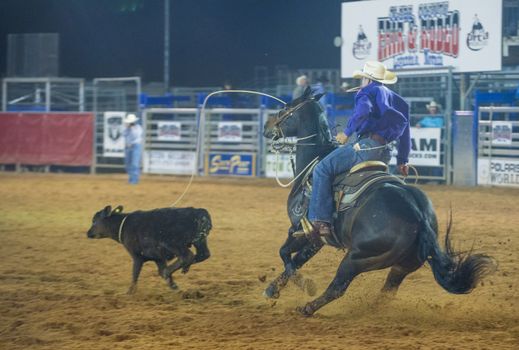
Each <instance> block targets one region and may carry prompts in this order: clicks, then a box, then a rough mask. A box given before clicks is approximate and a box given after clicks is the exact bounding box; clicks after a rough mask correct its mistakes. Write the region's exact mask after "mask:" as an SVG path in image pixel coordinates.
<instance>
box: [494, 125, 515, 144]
mask: <svg viewBox="0 0 519 350" xmlns="http://www.w3.org/2000/svg"><path fill="white" fill-rule="evenodd" d="M492 144H493V145H498V146H510V145H512V123H511V122H501V121H497V122H495V121H493V122H492Z"/></svg>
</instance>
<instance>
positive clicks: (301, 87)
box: [292, 75, 310, 101]
mask: <svg viewBox="0 0 519 350" xmlns="http://www.w3.org/2000/svg"><path fill="white" fill-rule="evenodd" d="M309 85H310V84H309V82H308V77H307V76H306V75H301V76H299V77H297V79H296V87H295V89H294V91H293V92H292V101H293V100H295V99H296V98H299V97H301V96H303V93H304V92H305V90H306V89H307V88H308V86H309Z"/></svg>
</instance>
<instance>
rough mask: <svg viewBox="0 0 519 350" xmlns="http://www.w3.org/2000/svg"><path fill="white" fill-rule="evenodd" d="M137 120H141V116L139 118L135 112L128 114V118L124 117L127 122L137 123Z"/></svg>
mask: <svg viewBox="0 0 519 350" xmlns="http://www.w3.org/2000/svg"><path fill="white" fill-rule="evenodd" d="M137 120H139V118H137V117H136V116H135V114H128V115H127V116H126V118H124V123H125V124H133V123H135V122H136V121H137Z"/></svg>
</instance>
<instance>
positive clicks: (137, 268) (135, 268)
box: [127, 256, 144, 294]
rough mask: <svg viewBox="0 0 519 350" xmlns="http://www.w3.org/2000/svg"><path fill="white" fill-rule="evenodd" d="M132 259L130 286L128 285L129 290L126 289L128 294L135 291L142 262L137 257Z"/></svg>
mask: <svg viewBox="0 0 519 350" xmlns="http://www.w3.org/2000/svg"><path fill="white" fill-rule="evenodd" d="M132 259H133V271H132V284H130V288H129V289H128V292H127V293H128V294H133V293H135V291H136V290H137V280H138V279H139V274H140V273H141V269H142V264H143V263H144V260H142V258H141V257H138V256H132Z"/></svg>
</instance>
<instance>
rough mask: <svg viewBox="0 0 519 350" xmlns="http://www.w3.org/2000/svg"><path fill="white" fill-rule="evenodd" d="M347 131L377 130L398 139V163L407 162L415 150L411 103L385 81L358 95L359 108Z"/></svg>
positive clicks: (388, 138)
mask: <svg viewBox="0 0 519 350" xmlns="http://www.w3.org/2000/svg"><path fill="white" fill-rule="evenodd" d="M344 133H345V134H346V135H347V136H351V135H352V134H353V133H357V134H358V135H368V134H377V135H380V136H382V137H383V138H384V139H386V141H387V142H392V141H395V140H398V141H399V143H398V155H397V163H398V164H404V163H407V162H408V161H409V152H410V151H411V134H410V132H409V104H407V102H405V101H404V99H403V98H402V97H401V96H399V95H398V94H397V93H395V92H393V91H391V90H389V89H388V88H387V87H385V86H384V85H382V84H381V83H378V82H371V83H370V84H368V85H367V86H365V87H364V88H362V89H361V90H360V91H359V92H358V93H357V95H356V96H355V109H354V110H353V115H352V116H351V118H350V119H349V121H348V125H347V126H346V128H345V129H344Z"/></svg>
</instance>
